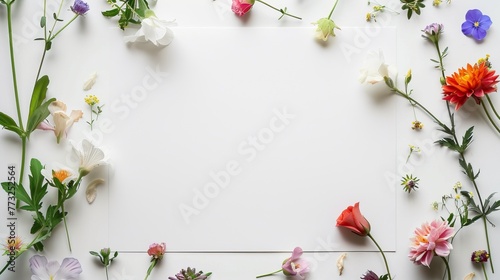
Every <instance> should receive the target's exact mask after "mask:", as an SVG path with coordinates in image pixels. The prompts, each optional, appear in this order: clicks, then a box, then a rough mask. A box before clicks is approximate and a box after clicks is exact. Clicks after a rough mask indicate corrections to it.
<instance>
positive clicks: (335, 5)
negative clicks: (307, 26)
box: [328, 0, 339, 19]
mask: <svg viewBox="0 0 500 280" xmlns="http://www.w3.org/2000/svg"><path fill="white" fill-rule="evenodd" d="M338 3H339V0H335V4H334V5H333V8H332V10H331V11H330V13H329V14H328V19H330V18H331V17H332V14H333V11H335V8H336V7H337V4H338Z"/></svg>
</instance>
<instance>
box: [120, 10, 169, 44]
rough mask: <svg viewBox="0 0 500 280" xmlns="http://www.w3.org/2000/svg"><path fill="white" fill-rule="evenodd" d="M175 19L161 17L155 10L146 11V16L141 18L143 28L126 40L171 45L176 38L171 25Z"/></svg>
mask: <svg viewBox="0 0 500 280" xmlns="http://www.w3.org/2000/svg"><path fill="white" fill-rule="evenodd" d="M173 25H174V23H173V21H166V20H161V19H159V18H158V17H157V16H156V15H155V14H154V12H153V11H151V10H148V11H146V17H145V18H144V19H142V20H141V28H140V29H139V30H138V31H137V32H136V33H135V34H134V35H131V36H126V37H125V41H126V42H148V41H149V42H151V43H152V44H153V45H155V46H157V47H164V46H168V45H170V43H171V42H172V40H173V39H174V32H172V30H171V29H170V28H168V27H169V26H173Z"/></svg>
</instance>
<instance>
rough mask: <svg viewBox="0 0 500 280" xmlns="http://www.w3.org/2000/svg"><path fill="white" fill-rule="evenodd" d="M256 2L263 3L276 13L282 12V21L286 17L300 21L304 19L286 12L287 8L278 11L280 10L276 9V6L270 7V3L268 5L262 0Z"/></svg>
mask: <svg viewBox="0 0 500 280" xmlns="http://www.w3.org/2000/svg"><path fill="white" fill-rule="evenodd" d="M255 1H257V2H260V3H262V4H264V5H266V6H268V7H269V8H271V9H273V10H275V11H278V12H280V13H281V17H280V18H279V19H281V18H282V17H284V16H289V17H292V18H295V19H298V20H302V18H301V17H298V16H295V15H292V14H289V13H287V12H286V8H285V9H278V8H276V7H274V6H272V5H270V4H268V3H266V2H264V1H262V0H255Z"/></svg>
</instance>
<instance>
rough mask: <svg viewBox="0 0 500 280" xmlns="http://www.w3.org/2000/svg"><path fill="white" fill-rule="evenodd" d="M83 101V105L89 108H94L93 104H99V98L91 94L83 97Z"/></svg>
mask: <svg viewBox="0 0 500 280" xmlns="http://www.w3.org/2000/svg"><path fill="white" fill-rule="evenodd" d="M84 100H85V103H87V104H89V105H90V106H94V105H95V104H97V103H99V98H97V96H95V95H92V94H90V95H87V96H85V98H84Z"/></svg>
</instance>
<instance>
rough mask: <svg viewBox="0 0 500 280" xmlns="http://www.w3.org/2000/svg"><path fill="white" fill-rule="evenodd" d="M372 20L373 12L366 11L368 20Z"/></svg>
mask: <svg viewBox="0 0 500 280" xmlns="http://www.w3.org/2000/svg"><path fill="white" fill-rule="evenodd" d="M371 20H372V13H366V21H371Z"/></svg>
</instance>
